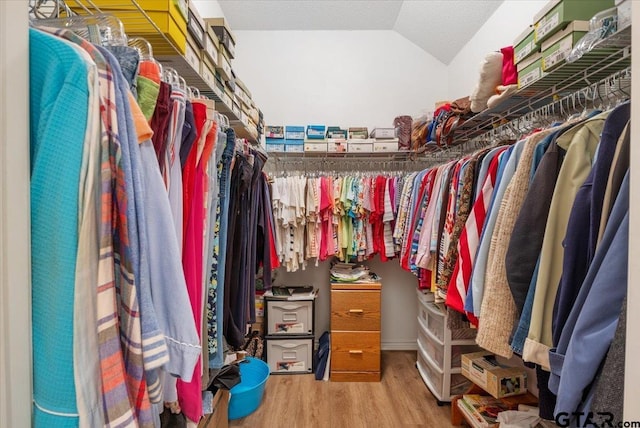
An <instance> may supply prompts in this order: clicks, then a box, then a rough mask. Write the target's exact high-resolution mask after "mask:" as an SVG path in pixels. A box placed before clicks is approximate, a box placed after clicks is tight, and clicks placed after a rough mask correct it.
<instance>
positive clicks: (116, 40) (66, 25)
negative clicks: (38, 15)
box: [32, 14, 128, 46]
mask: <svg viewBox="0 0 640 428" xmlns="http://www.w3.org/2000/svg"><path fill="white" fill-rule="evenodd" d="M32 25H34V26H36V27H39V26H41V27H53V28H63V29H67V30H71V31H73V32H74V33H76V34H77V35H78V36H80V37H82V38H83V39H85V40H88V41H90V42H91V43H94V44H97V45H101V46H128V44H127V34H126V33H125V31H124V25H123V24H122V21H120V20H119V19H118V18H117V17H115V16H113V15H109V14H97V15H86V16H80V15H73V16H67V17H65V18H52V19H40V20H33V21H32Z"/></svg>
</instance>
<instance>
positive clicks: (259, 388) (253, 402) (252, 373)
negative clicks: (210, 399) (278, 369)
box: [229, 357, 270, 420]
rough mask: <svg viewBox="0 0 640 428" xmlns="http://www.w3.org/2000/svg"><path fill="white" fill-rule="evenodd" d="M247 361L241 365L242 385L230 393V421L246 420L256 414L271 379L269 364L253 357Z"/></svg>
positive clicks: (232, 389)
mask: <svg viewBox="0 0 640 428" xmlns="http://www.w3.org/2000/svg"><path fill="white" fill-rule="evenodd" d="M246 360H247V361H248V362H246V363H240V383H239V384H237V385H236V386H234V387H233V388H231V391H230V393H231V399H230V400H229V420H233V419H240V418H244V417H245V416H247V415H250V414H251V413H253V412H255V410H256V409H257V408H258V406H259V405H260V402H261V401H262V394H263V393H264V387H265V385H266V383H267V379H269V371H270V370H269V366H268V365H267V363H265V362H264V361H262V360H259V359H257V358H252V357H247V358H246Z"/></svg>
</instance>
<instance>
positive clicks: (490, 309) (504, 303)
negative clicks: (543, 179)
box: [476, 131, 549, 358]
mask: <svg viewBox="0 0 640 428" xmlns="http://www.w3.org/2000/svg"><path fill="white" fill-rule="evenodd" d="M547 133H549V131H547V132H540V133H538V134H535V135H533V136H531V137H529V138H528V139H527V140H526V141H525V143H524V148H523V151H522V155H521V157H520V160H519V161H518V165H517V167H516V171H515V174H514V175H513V178H512V179H511V182H510V183H509V185H508V187H507V190H506V191H505V195H504V198H503V199H502V203H501V204H500V205H501V206H500V211H499V213H498V218H497V220H496V226H495V229H494V233H493V236H492V238H491V246H490V248H489V259H488V262H487V270H486V281H485V290H484V298H483V299H482V306H481V309H480V324H479V326H478V335H477V337H476V342H477V343H478V345H480V346H482V347H483V348H485V349H487V350H489V351H491V352H494V353H496V354H498V355H500V356H502V357H505V358H510V357H511V355H512V351H511V347H510V346H509V336H510V335H511V330H512V329H513V324H514V321H515V317H516V309H515V304H514V302H513V297H512V295H511V290H510V289H509V283H508V282H507V271H506V268H505V256H506V253H507V248H508V245H509V237H510V236H511V232H512V231H513V226H514V224H515V222H516V218H517V217H518V213H519V212H520V208H521V207H522V203H523V201H524V198H525V196H526V194H527V191H528V190H529V175H530V174H529V173H530V171H531V161H532V159H533V150H534V149H535V147H536V144H537V143H538V142H539V141H540V140H541V139H542V138H544V136H545V135H546V134H547Z"/></svg>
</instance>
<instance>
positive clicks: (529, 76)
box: [518, 58, 547, 88]
mask: <svg viewBox="0 0 640 428" xmlns="http://www.w3.org/2000/svg"><path fill="white" fill-rule="evenodd" d="M546 74H547V73H545V72H544V71H542V58H539V59H538V60H536V61H534V62H533V63H532V64H530V65H528V66H527V67H525V68H524V69H523V70H522V71H519V72H518V88H524V87H526V86H529V85H530V84H532V83H533V82H536V81H537V80H540V79H542V78H543V77H544V76H546Z"/></svg>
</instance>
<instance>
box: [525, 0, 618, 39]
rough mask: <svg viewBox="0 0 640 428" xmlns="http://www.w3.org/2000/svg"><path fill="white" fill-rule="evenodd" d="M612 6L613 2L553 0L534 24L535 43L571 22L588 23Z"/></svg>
mask: <svg viewBox="0 0 640 428" xmlns="http://www.w3.org/2000/svg"><path fill="white" fill-rule="evenodd" d="M613 6H614V0H553V1H551V2H550V3H549V5H547V7H545V8H544V9H543V10H542V12H544V11H546V10H549V8H550V7H551V9H550V10H549V11H548V12H546V13H544V16H542V17H541V18H540V19H538V20H536V24H535V32H534V33H535V41H536V43H541V42H543V41H544V40H546V39H548V38H549V37H551V36H552V35H554V34H555V33H556V32H558V31H559V30H560V29H562V27H564V25H565V24H567V23H569V22H571V21H576V20H580V21H588V20H590V19H591V18H593V16H594V15H595V14H596V13H598V12H600V11H603V10H605V9H609V8H611V7H613Z"/></svg>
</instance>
